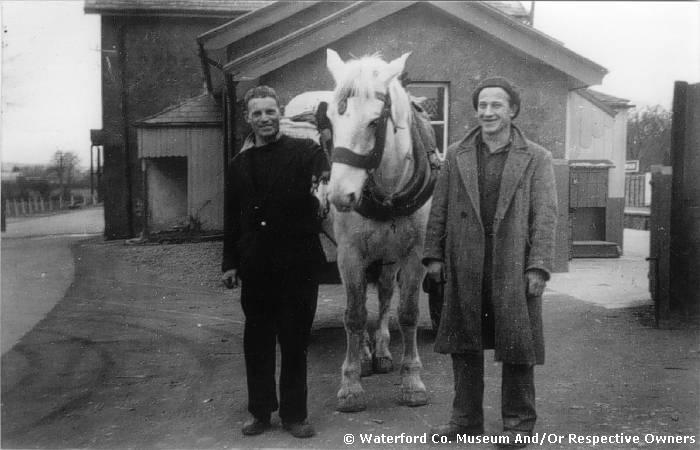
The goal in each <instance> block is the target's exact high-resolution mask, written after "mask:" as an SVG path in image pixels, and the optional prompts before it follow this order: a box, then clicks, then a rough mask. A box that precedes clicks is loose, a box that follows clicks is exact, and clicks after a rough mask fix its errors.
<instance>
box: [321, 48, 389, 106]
mask: <svg viewBox="0 0 700 450" xmlns="http://www.w3.org/2000/svg"><path fill="white" fill-rule="evenodd" d="M386 66H387V63H386V62H385V61H384V60H382V59H381V57H380V55H379V53H375V54H373V55H367V56H363V57H362V58H359V59H353V60H350V61H348V62H346V64H345V73H344V74H343V77H342V79H341V81H340V82H339V83H338V85H337V86H336V88H335V95H334V97H335V101H336V103H340V102H342V101H344V100H347V99H348V97H360V98H364V99H370V98H374V96H375V87H374V86H375V81H376V80H375V76H374V72H376V71H382V70H384V69H385V68H386Z"/></svg>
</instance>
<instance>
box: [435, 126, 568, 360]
mask: <svg viewBox="0 0 700 450" xmlns="http://www.w3.org/2000/svg"><path fill="white" fill-rule="evenodd" d="M512 130H513V133H512V144H511V148H510V150H509V152H508V156H507V158H506V163H505V167H504V169H503V175H502V178H501V186H500V193H499V198H498V203H497V208H496V214H495V217H494V223H493V229H494V239H493V240H492V241H493V250H492V251H493V268H492V280H493V286H492V293H493V295H492V303H493V316H494V321H495V347H494V348H495V360H496V361H503V362H506V363H511V364H543V363H544V338H543V334H542V298H541V297H528V296H527V294H526V290H527V282H526V278H525V272H526V271H527V270H528V269H540V270H542V271H544V273H546V278H547V279H548V278H549V274H550V271H551V268H552V260H553V257H554V242H555V229H556V220H557V198H556V188H555V180H554V170H553V166H552V155H551V153H550V152H549V151H547V150H545V149H544V148H542V147H540V146H539V145H537V144H535V143H533V142H531V141H529V140H527V139H526V138H525V137H524V136H523V134H522V132H520V130H519V129H518V128H517V127H515V126H513V127H512ZM478 133H481V128H480V127H476V128H475V129H473V130H471V131H470V132H469V133H468V134H467V135H466V137H465V138H464V139H462V140H461V141H459V142H457V143H455V144H453V145H452V146H450V148H449V149H448V151H447V157H446V160H445V163H444V165H443V168H442V170H441V173H440V176H439V177H438V181H437V184H436V187H435V193H434V195H433V203H432V207H431V211H430V217H429V221H428V229H427V234H426V241H425V250H424V262H426V263H427V262H428V261H430V260H439V261H443V262H444V268H445V277H446V285H445V290H444V293H445V294H444V303H443V308H442V315H441V318H440V327H439V329H438V334H437V338H436V340H435V351H437V352H440V353H463V352H467V351H479V350H482V349H483V347H482V333H481V304H482V278H483V276H484V274H483V270H484V268H483V260H484V245H485V239H484V227H483V223H482V221H481V217H480V213H479V211H480V205H479V202H480V200H479V181H478V168H477V154H476V152H477V148H476V137H477V136H478Z"/></svg>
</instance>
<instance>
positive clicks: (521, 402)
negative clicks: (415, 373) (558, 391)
mask: <svg viewBox="0 0 700 450" xmlns="http://www.w3.org/2000/svg"><path fill="white" fill-rule="evenodd" d="M452 369H453V371H454V380H455V398H454V401H453V402H452V418H451V420H450V422H452V423H454V424H456V425H459V426H462V427H466V428H469V429H470V430H473V431H474V432H477V433H483V430H484V407H483V402H484V353H483V352H474V353H459V354H458V353H455V354H452ZM501 416H502V417H503V429H504V430H517V431H532V429H533V428H534V427H535V421H536V420H537V414H536V412H535V380H534V366H533V365H525V364H505V363H504V364H503V372H502V380H501Z"/></svg>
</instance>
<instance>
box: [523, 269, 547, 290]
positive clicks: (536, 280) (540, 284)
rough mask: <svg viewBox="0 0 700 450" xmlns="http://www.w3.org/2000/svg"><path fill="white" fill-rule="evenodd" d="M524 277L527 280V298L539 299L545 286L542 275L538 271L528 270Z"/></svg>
mask: <svg viewBox="0 0 700 450" xmlns="http://www.w3.org/2000/svg"><path fill="white" fill-rule="evenodd" d="M525 277H526V278H527V296H528V297H540V296H541V295H542V294H543V293H544V287H545V286H546V285H547V282H546V281H545V275H544V273H542V271H540V270H538V269H533V270H528V271H527V272H525Z"/></svg>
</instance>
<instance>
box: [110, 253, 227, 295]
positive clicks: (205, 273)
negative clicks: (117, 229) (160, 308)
mask: <svg viewBox="0 0 700 450" xmlns="http://www.w3.org/2000/svg"><path fill="white" fill-rule="evenodd" d="M223 245H224V244H223V242H222V241H209V242H197V243H187V244H143V245H121V246H118V247H116V248H114V249H112V250H113V251H114V252H115V253H116V256H117V257H118V258H120V259H123V260H124V261H125V262H127V263H130V264H133V265H134V266H137V267H138V268H139V271H143V272H147V273H149V274H152V275H154V276H157V277H158V278H159V279H160V280H161V281H165V282H170V283H176V284H184V285H187V286H190V287H193V286H199V287H202V288H205V289H214V290H217V291H221V290H223V289H224V288H223V286H222V284H221V252H222V251H223Z"/></svg>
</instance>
